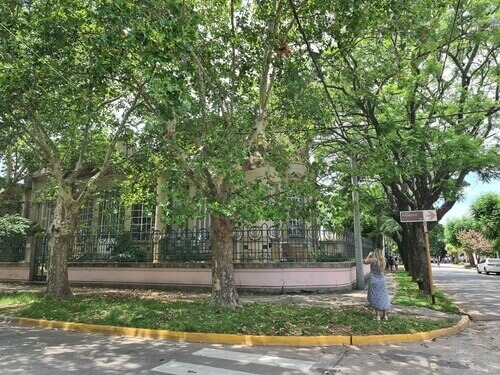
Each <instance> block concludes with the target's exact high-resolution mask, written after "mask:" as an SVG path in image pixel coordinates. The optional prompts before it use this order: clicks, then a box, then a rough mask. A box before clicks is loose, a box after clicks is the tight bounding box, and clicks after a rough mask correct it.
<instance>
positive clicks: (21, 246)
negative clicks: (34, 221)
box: [0, 235, 26, 262]
mask: <svg viewBox="0 0 500 375" xmlns="http://www.w3.org/2000/svg"><path fill="white" fill-rule="evenodd" d="M25 249H26V236H23V235H14V236H3V237H0V262H22V261H23V260H24V257H25Z"/></svg>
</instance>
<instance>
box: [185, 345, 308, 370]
mask: <svg viewBox="0 0 500 375" xmlns="http://www.w3.org/2000/svg"><path fill="white" fill-rule="evenodd" d="M193 355H199V356H203V357H210V358H218V359H227V360H231V361H238V362H243V363H258V364H260V365H267V366H275V367H282V368H287V369H291V370H300V371H303V372H305V371H308V370H309V369H310V368H311V367H312V366H313V365H314V363H315V362H310V361H301V360H298V359H290V358H283V357H275V356H270V355H258V354H251V353H241V352H234V351H230V350H220V349H209V348H207V349H202V350H199V351H197V352H194V353H193Z"/></svg>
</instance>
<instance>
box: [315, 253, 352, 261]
mask: <svg viewBox="0 0 500 375" xmlns="http://www.w3.org/2000/svg"><path fill="white" fill-rule="evenodd" d="M348 260H349V259H347V257H346V256H345V255H344V254H341V253H335V254H329V253H325V252H320V253H319V254H318V255H317V256H316V261H317V262H347V261H348Z"/></svg>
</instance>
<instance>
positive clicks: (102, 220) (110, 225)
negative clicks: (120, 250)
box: [99, 193, 125, 235]
mask: <svg viewBox="0 0 500 375" xmlns="http://www.w3.org/2000/svg"><path fill="white" fill-rule="evenodd" d="M124 216H125V210H124V207H123V205H122V204H121V203H120V201H119V199H118V197H117V195H116V194H113V193H108V194H105V195H104V196H103V197H102V199H101V200H100V202H99V233H100V234H101V235H106V234H112V235H115V234H117V233H120V232H122V231H123V224H124Z"/></svg>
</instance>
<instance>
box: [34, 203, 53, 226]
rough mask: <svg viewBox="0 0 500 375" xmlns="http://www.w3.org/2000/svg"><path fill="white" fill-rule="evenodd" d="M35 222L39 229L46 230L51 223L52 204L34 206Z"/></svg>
mask: <svg viewBox="0 0 500 375" xmlns="http://www.w3.org/2000/svg"><path fill="white" fill-rule="evenodd" d="M35 221H36V222H37V223H38V224H39V225H40V227H41V228H43V229H45V230H48V229H49V227H50V224H51V223H52V204H51V203H38V204H37V205H36V214H35Z"/></svg>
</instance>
